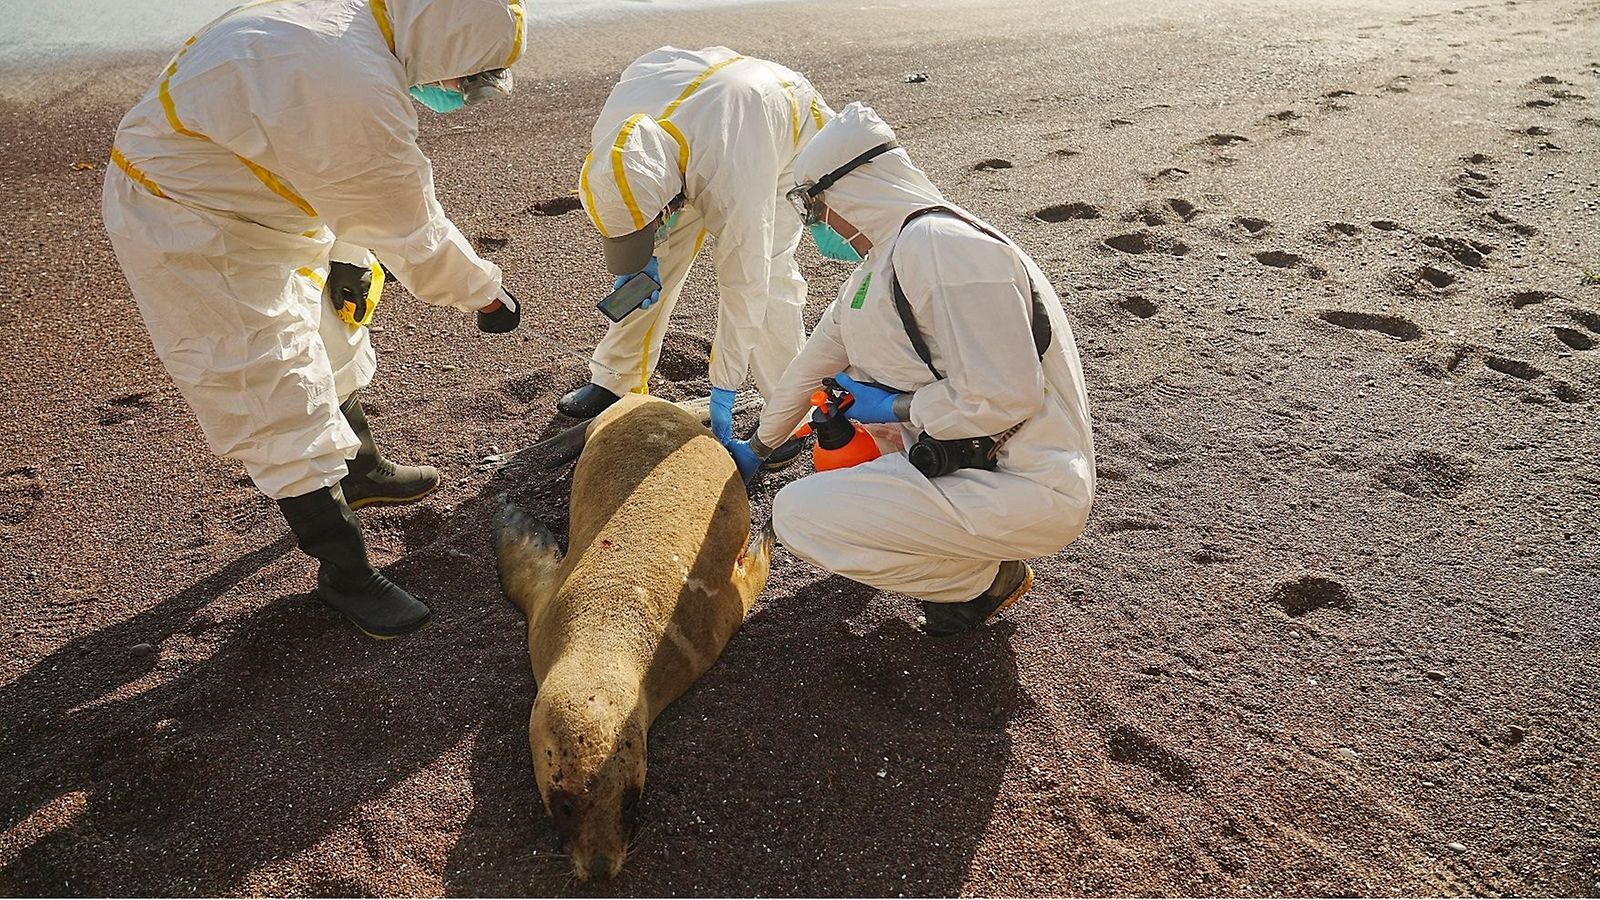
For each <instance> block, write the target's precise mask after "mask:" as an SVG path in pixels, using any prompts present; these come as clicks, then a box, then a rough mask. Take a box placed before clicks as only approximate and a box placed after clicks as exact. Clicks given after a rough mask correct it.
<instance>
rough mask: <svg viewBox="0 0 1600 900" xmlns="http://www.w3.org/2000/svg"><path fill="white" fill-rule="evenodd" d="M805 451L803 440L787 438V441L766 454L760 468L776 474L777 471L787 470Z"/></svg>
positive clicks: (800, 438) (801, 438) (804, 440)
mask: <svg viewBox="0 0 1600 900" xmlns="http://www.w3.org/2000/svg"><path fill="white" fill-rule="evenodd" d="M805 449H806V439H805V438H803V437H792V438H789V439H788V440H787V441H784V442H783V443H781V444H779V445H778V448H777V449H776V450H773V451H772V452H771V453H768V454H767V458H766V459H763V460H762V461H761V468H762V470H763V471H767V472H776V471H778V470H779V469H787V468H789V466H790V465H792V464H793V463H794V461H795V460H797V459H799V458H800V454H801V452H802V451H804V450H805Z"/></svg>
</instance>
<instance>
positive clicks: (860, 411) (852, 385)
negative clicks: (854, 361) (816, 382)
mask: <svg viewBox="0 0 1600 900" xmlns="http://www.w3.org/2000/svg"><path fill="white" fill-rule="evenodd" d="M833 380H834V381H837V382H839V387H842V388H844V389H845V390H847V391H849V392H850V396H852V397H854V398H856V402H854V403H852V404H850V407H849V408H848V409H846V410H845V411H844V414H845V416H847V417H848V418H851V419H855V420H856V421H857V422H866V423H867V424H869V425H870V424H874V423H883V422H898V421H900V419H899V418H897V417H896V416H895V414H894V398H896V397H898V396H900V393H899V392H898V391H886V390H884V389H883V388H879V387H873V386H872V385H870V384H862V383H861V382H859V381H857V380H855V379H854V378H851V377H850V376H849V375H846V374H845V373H843V372H840V373H839V374H837V375H835V376H833Z"/></svg>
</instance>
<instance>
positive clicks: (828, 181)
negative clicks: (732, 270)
mask: <svg viewBox="0 0 1600 900" xmlns="http://www.w3.org/2000/svg"><path fill="white" fill-rule="evenodd" d="M899 146H900V142H899V141H887V142H885V143H882V144H879V145H878V146H876V147H873V148H872V149H871V150H868V151H867V152H865V153H863V154H861V155H860V156H857V157H856V158H855V159H852V160H850V161H849V162H847V163H845V164H844V165H842V166H840V167H839V168H837V169H834V170H833V171H832V172H829V173H828V174H826V175H824V176H822V177H821V178H818V179H817V180H816V181H808V182H806V183H805V184H802V185H797V186H795V187H794V188H792V189H791V190H790V191H789V193H788V194H786V195H785V196H787V197H788V198H789V204H790V205H791V206H793V207H794V209H795V212H797V213H799V214H800V218H801V219H802V220H804V221H805V223H806V225H807V226H810V225H814V224H816V223H818V222H821V221H822V209H823V203H822V193H823V191H826V190H827V189H828V188H831V187H833V186H834V185H835V184H837V183H838V182H839V179H841V178H843V177H844V176H846V175H849V174H850V173H851V172H854V171H855V170H856V169H859V168H861V167H862V166H864V165H866V164H867V163H869V162H872V161H873V160H874V159H877V158H878V157H880V156H882V155H883V154H885V153H888V152H889V151H890V150H894V149H897V148H899Z"/></svg>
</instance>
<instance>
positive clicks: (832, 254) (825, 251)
mask: <svg viewBox="0 0 1600 900" xmlns="http://www.w3.org/2000/svg"><path fill="white" fill-rule="evenodd" d="M806 230H807V231H809V232H811V239H812V240H813V241H816V243H817V252H818V253H821V254H822V255H823V256H825V257H827V258H828V259H836V260H838V261H839V262H851V263H858V262H861V261H862V256H861V254H860V253H858V252H856V248H855V247H852V246H850V242H849V241H847V240H845V239H844V235H842V234H840V233H839V232H837V231H834V230H833V226H831V225H829V224H828V223H826V222H812V223H811V224H809V225H807V226H806Z"/></svg>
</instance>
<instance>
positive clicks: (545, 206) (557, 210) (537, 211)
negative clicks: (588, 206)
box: [527, 196, 583, 216]
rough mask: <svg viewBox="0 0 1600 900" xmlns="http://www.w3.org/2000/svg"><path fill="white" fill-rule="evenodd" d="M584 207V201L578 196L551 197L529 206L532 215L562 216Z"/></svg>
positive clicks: (529, 213)
mask: <svg viewBox="0 0 1600 900" xmlns="http://www.w3.org/2000/svg"><path fill="white" fill-rule="evenodd" d="M580 209H583V202H582V201H580V200H579V199H578V198H577V197H568V196H561V197H549V198H546V199H544V200H540V201H539V202H537V203H535V204H533V205H532V206H530V207H528V209H527V213H528V215H530V216H562V215H566V214H567V213H569V212H574V211H576V210H580Z"/></svg>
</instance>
